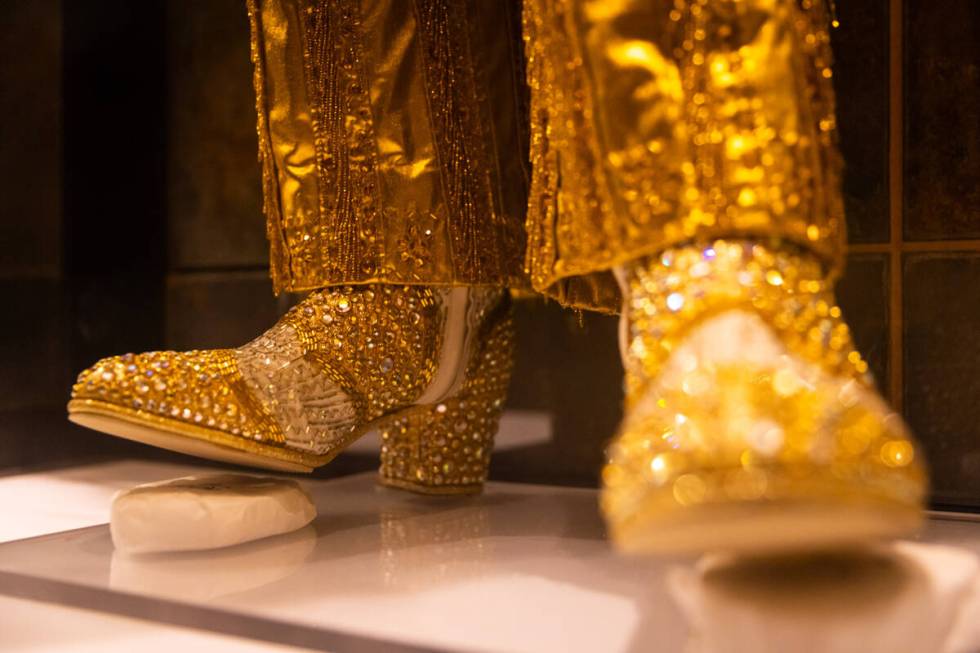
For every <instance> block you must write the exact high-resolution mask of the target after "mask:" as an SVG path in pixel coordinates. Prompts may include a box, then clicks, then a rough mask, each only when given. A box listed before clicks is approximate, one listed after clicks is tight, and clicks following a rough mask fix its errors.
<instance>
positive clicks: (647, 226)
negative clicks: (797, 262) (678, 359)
mask: <svg viewBox="0 0 980 653" xmlns="http://www.w3.org/2000/svg"><path fill="white" fill-rule="evenodd" d="M828 18H829V17H828V15H827V11H826V7H825V5H824V4H823V2H822V0H818V1H817V2H816V3H814V2H810V0H801V1H800V2H797V1H796V0H741V1H734V0H710V1H708V0H581V1H573V0H526V2H525V4H524V21H523V27H524V33H523V37H524V39H525V43H526V46H527V58H528V62H527V66H528V82H529V84H530V87H531V116H530V120H531V154H530V156H531V167H532V170H533V179H532V183H531V194H530V199H529V205H528V218H527V232H528V250H527V259H526V266H527V268H528V269H529V272H530V275H531V280H532V283H533V285H534V287H535V289H537V290H539V291H541V292H544V293H546V294H550V295H552V296H554V297H556V298H557V299H558V300H559V301H561V302H562V303H564V304H570V305H575V306H579V307H583V308H595V309H599V310H616V309H618V303H619V299H618V296H619V293H618V289H617V287H616V284H615V281H614V279H613V278H612V275H611V274H609V273H608V270H609V269H610V268H612V267H614V266H616V265H620V264H623V263H625V262H627V261H629V260H632V259H635V258H637V257H639V256H643V255H647V254H652V253H656V252H658V251H660V250H663V249H664V248H666V247H669V246H672V245H677V244H680V243H683V242H686V241H691V240H698V239H709V238H719V237H755V238H759V237H763V238H775V239H785V240H789V241H792V242H794V243H798V244H800V245H803V246H805V247H808V248H810V249H812V250H813V251H814V252H816V253H817V254H818V255H820V256H821V257H822V258H823V260H824V261H825V262H826V264H827V267H828V270H829V271H831V273H832V274H836V271H837V270H838V269H839V267H840V264H841V261H842V249H843V244H844V237H845V236H844V220H843V206H842V202H841V198H840V191H839V176H840V173H839V170H840V157H839V155H838V152H837V149H836V132H835V123H834V96H833V89H832V86H831V69H830V64H831V52H830V46H829V35H828V31H827V30H828V28H829V24H828Z"/></svg>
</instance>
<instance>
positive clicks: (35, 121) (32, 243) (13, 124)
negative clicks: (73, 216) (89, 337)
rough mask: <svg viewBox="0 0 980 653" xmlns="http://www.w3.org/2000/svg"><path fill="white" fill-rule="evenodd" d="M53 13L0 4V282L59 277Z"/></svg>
mask: <svg viewBox="0 0 980 653" xmlns="http://www.w3.org/2000/svg"><path fill="white" fill-rule="evenodd" d="M60 189H61V6H60V3H59V2H58V1H57V0H9V1H5V2H2V3H0V190H2V191H5V192H0V218H2V219H0V276H3V277H9V276H18V277H27V276H35V277H37V276H40V277H47V278H55V277H58V276H60V272H61V190H60Z"/></svg>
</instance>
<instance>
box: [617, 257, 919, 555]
mask: <svg viewBox="0 0 980 653" xmlns="http://www.w3.org/2000/svg"><path fill="white" fill-rule="evenodd" d="M620 272H621V281H622V282H623V285H624V288H625V290H626V292H625V293H624V294H625V296H626V297H627V299H626V304H625V306H624V325H625V328H624V332H623V345H624V362H625V365H626V395H627V397H626V410H625V418H624V420H623V424H622V426H621V429H620V433H619V435H618V436H617V438H616V439H615V441H614V442H613V443H612V444H611V445H610V447H609V449H608V463H607V465H606V466H605V468H604V470H603V491H602V509H603V512H604V515H605V517H606V520H607V522H608V524H609V527H610V532H611V536H612V539H613V541H614V543H615V544H616V545H617V547H618V548H619V549H621V550H623V551H626V552H635V553H662V554H681V553H694V552H700V551H706V550H727V551H732V552H736V553H749V554H762V553H774V552H791V551H794V550H804V549H820V548H827V547H833V546H839V545H848V544H853V543H858V542H862V541H866V540H870V539H875V538H882V537H892V536H897V535H902V534H905V533H908V532H910V531H913V530H915V529H916V527H917V526H918V525H919V523H920V521H921V518H922V517H921V516H922V507H921V506H922V501H923V495H924V492H925V486H926V478H925V473H924V471H923V467H922V462H921V457H920V455H919V452H918V451H917V450H916V447H915V445H914V444H913V442H912V440H911V438H910V436H909V433H908V431H907V429H906V427H905V425H904V424H903V422H902V420H901V418H900V417H899V416H898V415H897V414H895V413H894V412H892V411H891V410H890V409H889V408H888V406H886V404H885V403H884V402H883V401H882V399H881V398H880V397H879V395H878V393H877V391H876V390H875V388H874V386H873V383H872V381H871V379H870V377H869V375H868V373H867V364H866V363H865V361H863V360H862V359H861V356H860V355H859V354H858V353H857V352H856V351H855V350H854V346H853V344H852V341H851V336H850V333H849V330H848V327H847V325H846V324H845V323H844V322H843V321H842V320H841V311H840V308H838V307H837V306H836V305H835V303H834V297H833V293H832V285H831V283H830V282H829V281H828V280H827V278H826V275H825V273H824V271H823V269H822V266H821V264H820V262H819V261H818V260H817V259H815V258H814V257H813V256H812V255H810V254H807V253H804V252H802V251H796V250H794V249H787V248H785V246H783V247H770V246H767V245H765V244H763V243H759V242H745V241H716V242H714V243H711V244H709V245H704V246H700V247H695V246H688V247H680V248H676V249H671V250H668V251H665V252H664V253H663V254H662V255H661V256H658V257H654V258H649V259H645V260H643V261H641V262H639V263H638V264H636V265H633V266H631V267H629V268H628V269H625V270H621V271H620Z"/></svg>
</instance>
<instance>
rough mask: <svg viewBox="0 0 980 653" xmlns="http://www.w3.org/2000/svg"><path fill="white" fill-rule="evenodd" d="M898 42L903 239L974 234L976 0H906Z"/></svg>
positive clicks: (979, 156)
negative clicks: (901, 44) (901, 43)
mask: <svg viewBox="0 0 980 653" xmlns="http://www.w3.org/2000/svg"><path fill="white" fill-rule="evenodd" d="M842 4H843V3H842ZM905 41H906V44H905V47H906V57H905V121H906V129H905V185H904V187H905V239H906V240H910V241H917V240H944V239H953V238H957V239H958V238H980V2H976V0H944V1H943V2H942V3H941V5H936V4H935V3H932V2H925V1H924V0H906V15H905Z"/></svg>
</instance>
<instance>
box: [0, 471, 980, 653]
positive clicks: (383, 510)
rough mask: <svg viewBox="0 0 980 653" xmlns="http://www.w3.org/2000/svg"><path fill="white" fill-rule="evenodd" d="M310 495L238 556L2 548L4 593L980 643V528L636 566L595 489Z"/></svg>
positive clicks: (607, 638)
mask: <svg viewBox="0 0 980 653" xmlns="http://www.w3.org/2000/svg"><path fill="white" fill-rule="evenodd" d="M147 480H150V479H147ZM305 485H306V487H307V489H308V490H309V491H310V493H311V494H312V495H313V497H314V499H315V501H316V503H317V506H318V509H319V513H320V516H319V517H318V518H317V520H316V521H314V523H313V524H312V525H311V526H309V527H307V528H306V529H303V530H301V531H298V532H296V533H292V534H290V535H286V536H282V537H278V538H270V539H268V540H263V541H259V542H254V543H251V544H247V545H242V546H238V547H234V548H230V549H225V550H220V551H214V552H209V553H194V554H179V555H175V554H170V555H161V554H157V555H151V556H124V555H120V554H117V553H115V552H113V550H112V545H111V540H110V539H109V534H108V529H107V528H106V527H105V526H95V527H91V528H86V529H82V530H76V531H73V532H69V533H57V534H53V535H49V536H46V537H42V538H37V539H33V540H31V541H16V542H9V543H7V544H3V545H0V593H4V592H13V593H20V594H22V595H33V596H37V597H39V598H44V599H46V600H49V601H55V602H58V601H62V602H69V603H71V602H73V601H81V600H85V598H86V597H88V598H89V600H91V601H93V602H97V603H98V604H99V605H101V606H102V608H103V609H105V610H107V611H115V612H122V613H124V614H128V615H131V616H138V617H140V618H145V619H149V620H154V619H157V618H160V615H164V614H165V615H166V619H167V620H168V621H170V622H172V623H177V624H180V625H182V626H187V627H194V628H203V629H217V630H220V632H224V633H228V634H233V635H239V636H246V637H260V638H263V639H269V640H274V641H280V642H283V643H287V644H289V643H292V644H304V645H308V646H312V647H313V648H318V649H321V650H347V649H350V650H359V649H364V648H365V647H370V646H378V647H379V649H380V650H396V649H397V647H398V646H399V645H400V646H402V647H416V648H415V649H411V650H419V648H418V647H421V648H422V649H433V648H435V649H440V650H461V651H535V652H543V651H570V652H571V651H589V652H594V651H610V652H615V651H649V650H656V651H686V652H689V653H694V652H700V653H707V652H737V651H752V652H753V653H756V652H759V651H780V652H782V651H820V652H824V651H858V650H859V651H889V652H891V651H930V652H932V651H944V650H945V651H951V652H952V651H955V652H957V653H960V652H963V653H965V652H967V651H975V650H978V649H980V632H978V631H977V629H978V625H977V624H978V621H980V620H978V619H977V618H976V617H978V616H980V605H978V602H977V601H978V599H977V596H978V594H977V576H978V563H977V559H978V553H980V524H977V523H970V522H956V521H933V522H931V523H930V525H929V528H928V529H927V532H926V533H925V534H924V535H923V537H922V539H921V541H918V542H900V543H896V544H891V545H881V546H879V547H875V548H873V549H869V550H865V551H856V552H847V553H838V554H834V555H822V556H811V557H805V558H794V559H784V560H768V561H764V562H762V561H732V560H728V559H726V558H725V557H723V556H709V557H705V558H703V559H701V560H697V561H688V560H647V559H628V558H623V557H619V556H616V555H614V554H612V552H611V551H610V550H609V548H608V546H607V543H606V542H605V539H604V534H603V526H602V522H601V520H600V519H599V517H598V514H597V511H596V505H595V503H596V501H595V499H596V497H595V493H594V492H593V491H591V490H577V489H567V488H554V487H544V486H530V485H517V484H502V483H494V484H491V485H490V487H489V488H488V491H487V492H486V493H485V494H484V495H483V496H481V497H477V498H426V497H417V496H413V495H410V494H406V493H403V492H399V491H395V490H386V489H382V488H379V487H376V486H375V484H374V479H373V475H370V474H367V475H358V476H351V477H347V478H343V479H334V480H327V481H315V480H314V481H307V482H305ZM62 500H63V501H65V502H71V501H72V498H71V496H70V494H68V493H66V494H65V496H64V497H63V498H62ZM79 588H81V590H82V591H78V590H79ZM69 590H71V591H69ZM86 593H88V594H86ZM66 597H68V598H66ZM79 597H81V598H79ZM215 610H219V611H220V613H216V612H214V611H215ZM219 614H220V616H221V619H217V618H216V615H219ZM971 629H972V630H971ZM379 640H380V641H379ZM403 650H410V649H409V648H404V649H403Z"/></svg>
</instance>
